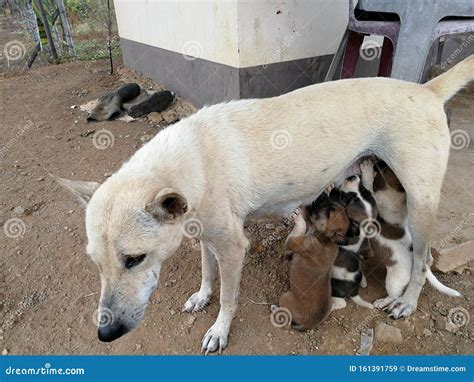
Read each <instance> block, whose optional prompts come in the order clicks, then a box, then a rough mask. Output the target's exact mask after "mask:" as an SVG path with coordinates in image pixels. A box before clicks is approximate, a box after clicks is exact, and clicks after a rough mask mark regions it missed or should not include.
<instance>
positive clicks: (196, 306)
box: [183, 291, 211, 313]
mask: <svg viewBox="0 0 474 382" xmlns="http://www.w3.org/2000/svg"><path fill="white" fill-rule="evenodd" d="M210 297H211V294H210V293H204V292H201V291H199V292H196V293H194V294H193V295H192V296H191V297H189V299H188V301H186V303H185V304H184V308H183V312H188V313H193V312H199V311H200V310H203V309H204V307H205V306H206V305H207V304H209V299H210Z"/></svg>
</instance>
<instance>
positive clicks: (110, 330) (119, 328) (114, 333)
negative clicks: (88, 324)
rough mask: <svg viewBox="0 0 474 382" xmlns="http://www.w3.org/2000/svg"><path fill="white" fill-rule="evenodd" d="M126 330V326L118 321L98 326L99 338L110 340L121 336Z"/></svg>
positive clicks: (105, 340)
mask: <svg viewBox="0 0 474 382" xmlns="http://www.w3.org/2000/svg"><path fill="white" fill-rule="evenodd" d="M127 332H128V328H127V327H126V326H125V325H124V324H122V323H121V322H120V321H117V322H112V323H111V324H110V325H106V326H101V327H99V333H98V334H99V340H100V341H102V342H111V341H114V340H116V339H117V338H120V337H122V336H123V335H124V334H126V333H127Z"/></svg>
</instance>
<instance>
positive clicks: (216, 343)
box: [201, 322, 229, 355]
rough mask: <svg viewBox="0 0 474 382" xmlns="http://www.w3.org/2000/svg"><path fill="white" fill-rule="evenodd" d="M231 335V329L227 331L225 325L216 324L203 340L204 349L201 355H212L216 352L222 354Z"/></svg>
mask: <svg viewBox="0 0 474 382" xmlns="http://www.w3.org/2000/svg"><path fill="white" fill-rule="evenodd" d="M228 335H229V329H226V328H225V327H224V326H223V325H221V324H219V323H217V322H216V323H214V325H212V326H211V327H210V328H209V330H208V331H207V333H206V335H205V336H204V338H203V339H202V348H201V353H205V354H206V355H207V353H212V352H215V351H216V350H219V354H221V353H222V350H224V349H225V348H226V347H227V337H228Z"/></svg>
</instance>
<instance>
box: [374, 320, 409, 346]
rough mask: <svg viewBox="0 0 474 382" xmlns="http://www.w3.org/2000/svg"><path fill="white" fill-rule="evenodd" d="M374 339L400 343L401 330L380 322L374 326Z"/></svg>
mask: <svg viewBox="0 0 474 382" xmlns="http://www.w3.org/2000/svg"><path fill="white" fill-rule="evenodd" d="M375 339H376V340H377V341H381V342H392V343H402V342H403V336H402V331H401V330H400V329H398V328H396V327H394V326H391V325H388V324H386V323H385V322H380V323H379V324H378V325H377V327H376V328H375Z"/></svg>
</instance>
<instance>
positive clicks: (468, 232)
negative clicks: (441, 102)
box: [0, 62, 474, 354]
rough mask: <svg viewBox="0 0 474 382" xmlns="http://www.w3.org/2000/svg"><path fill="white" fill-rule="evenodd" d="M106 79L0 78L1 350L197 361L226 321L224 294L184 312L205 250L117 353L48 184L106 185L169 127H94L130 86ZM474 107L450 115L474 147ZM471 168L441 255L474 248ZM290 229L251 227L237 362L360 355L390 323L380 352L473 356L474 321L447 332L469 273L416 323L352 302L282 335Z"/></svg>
mask: <svg viewBox="0 0 474 382" xmlns="http://www.w3.org/2000/svg"><path fill="white" fill-rule="evenodd" d="M107 69H108V67H107V62H96V63H84V62H76V63H68V64H63V65H60V66H46V67H41V68H38V69H35V70H32V71H30V72H28V73H19V74H9V75H8V76H4V78H3V79H0V98H1V99H0V101H1V102H0V118H1V119H0V147H1V150H2V151H1V152H0V158H1V162H0V179H1V183H0V226H3V229H2V231H1V232H0V248H1V249H0V250H1V258H0V261H1V264H0V272H1V273H0V283H1V284H0V322H1V325H2V328H1V333H0V338H1V342H0V348H1V349H6V350H7V351H8V352H9V354H44V353H46V354H184V353H185V354H196V353H199V351H200V342H201V338H202V336H203V335H204V333H205V332H206V330H207V329H208V327H209V326H210V325H211V324H212V323H213V321H214V319H215V318H216V316H217V312H218V308H219V304H218V286H216V289H215V292H214V295H213V298H212V303H211V304H210V305H209V306H208V307H207V308H206V310H205V311H204V312H200V313H197V314H188V313H182V312H181V308H182V306H183V304H184V302H185V301H186V299H187V297H188V296H189V295H190V294H191V293H193V292H195V291H196V290H197V288H198V287H199V282H200V255H199V245H198V243H197V242H195V241H191V240H186V241H185V243H184V245H183V246H182V248H181V249H180V250H179V252H178V253H177V254H176V255H175V256H174V257H172V258H171V259H170V260H169V261H168V262H167V264H166V266H165V267H164V268H163V269H162V273H161V279H160V286H159V288H158V290H157V291H156V292H155V293H154V294H153V295H152V298H151V303H150V305H149V307H148V309H147V312H146V316H145V320H144V322H143V323H142V324H141V326H140V327H139V328H138V329H137V330H135V331H133V332H132V333H130V334H128V335H127V336H125V337H123V338H121V339H119V340H117V341H115V342H113V343H111V344H104V343H101V342H99V341H98V339H97V329H96V327H95V325H94V323H93V312H94V311H95V310H96V308H97V302H98V298H99V295H98V291H99V288H100V280H99V275H98V271H97V269H96V267H95V265H94V264H93V263H92V262H91V261H90V260H89V259H88V258H87V257H86V255H85V244H86V235H85V230H84V212H83V210H82V208H81V206H80V205H79V204H78V203H77V202H76V201H75V199H74V198H73V197H72V196H71V195H69V194H68V193H67V192H66V191H64V190H63V189H61V188H60V187H59V186H58V185H57V184H56V183H55V182H54V181H53V180H52V178H51V177H49V175H48V174H49V173H52V174H56V175H59V176H63V177H69V178H74V179H82V180H95V181H104V180H105V179H106V177H107V176H109V175H110V174H111V173H112V172H114V171H115V170H117V169H118V168H119V167H120V165H121V163H122V162H123V161H125V160H126V159H127V158H128V157H130V155H131V154H132V153H133V152H134V151H136V150H137V149H138V148H140V146H141V145H142V144H143V143H144V142H146V141H147V140H149V139H150V138H151V137H152V136H153V135H155V134H156V133H158V132H159V130H160V129H161V128H163V126H164V125H166V123H165V122H164V121H161V122H160V124H161V126H160V125H159V124H158V123H157V120H158V122H159V121H160V119H161V118H158V119H157V118H154V119H153V121H150V120H139V121H136V122H133V123H125V122H122V121H113V122H102V123H98V124H89V123H87V122H86V120H85V115H84V113H83V112H81V111H80V110H79V108H78V107H77V106H78V105H81V104H83V103H85V102H87V101H90V100H92V99H94V98H96V97H98V96H99V95H101V94H102V93H103V92H104V91H106V90H108V89H111V88H114V87H116V86H118V85H120V84H121V83H122V82H121V81H124V80H127V78H122V77H120V76H119V75H114V76H110V75H108V73H107ZM124 73H125V74H126V73H127V72H126V71H124ZM147 83H148V84H150V82H149V81H148V82H147ZM473 102H474V97H473V96H472V95H464V94H463V95H460V96H458V97H457V98H456V100H455V101H454V102H452V103H451V106H450V107H451V108H452V123H451V129H453V130H454V129H463V130H464V131H466V132H468V134H469V136H470V139H471V140H472V139H473V137H474V123H473V122H474V109H473V107H472V105H473ZM100 129H108V130H109V131H110V132H111V133H112V134H113V137H114V143H113V146H111V147H108V148H107V149H104V150H99V149H97V148H96V147H95V146H94V144H93V135H94V134H93V130H95V131H97V130H100ZM473 166H474V145H473V144H471V145H470V146H469V147H467V148H463V149H461V150H452V155H451V158H450V163H449V169H448V173H447V178H446V181H445V184H444V187H443V197H442V204H441V208H440V214H439V218H440V221H439V223H437V224H434V223H433V231H434V232H435V237H436V243H438V247H449V246H452V245H454V244H456V243H460V242H463V241H466V240H472V239H474V229H473V228H474V219H473V218H472V217H473V215H472V211H473V196H474V195H473V189H474V182H473V175H474V174H473V170H472V169H473V168H474V167H473ZM10 219H20V220H16V222H19V223H18V224H19V226H18V227H19V231H18V234H13V235H12V234H11V231H10V234H9V235H8V236H7V235H6V234H5V233H6V232H7V231H6V223H7V222H8V221H10V222H11V220H10ZM10 229H11V228H10ZM288 230H289V227H287V226H285V225H284V224H283V223H282V221H265V222H260V223H254V224H251V225H250V226H249V227H248V231H249V235H250V236H251V237H252V240H253V247H252V250H251V252H250V254H249V256H248V257H247V260H246V264H245V268H244V273H243V277H242V284H241V294H240V306H239V310H238V312H237V316H236V318H235V319H234V322H233V326H232V329H231V334H230V341H229V347H228V349H227V350H226V354H354V353H355V352H356V350H357V349H358V346H359V341H360V331H361V330H362V329H364V328H374V327H375V326H376V325H377V324H378V323H379V322H386V323H388V324H390V325H392V326H395V327H397V328H399V329H401V332H402V335H403V338H404V340H403V342H401V343H382V342H380V341H378V340H376V341H375V345H374V348H373V350H372V354H454V353H469V354H470V353H473V340H474V332H473V326H472V323H469V324H468V325H464V326H463V327H461V328H460V329H459V330H458V331H457V332H456V333H451V332H449V331H447V330H446V321H447V315H448V311H449V310H450V309H451V308H454V307H463V308H465V309H467V310H468V311H470V312H472V308H473V289H472V282H473V277H472V274H471V272H470V271H465V272H464V273H463V274H449V275H445V274H437V276H438V277H439V278H440V279H441V280H442V281H443V282H444V283H446V284H447V285H449V286H451V287H453V288H456V289H457V290H459V291H461V292H462V293H463V294H464V296H465V297H463V298H457V299H454V298H448V297H446V296H444V295H441V294H440V293H439V292H437V291H435V290H433V288H431V287H430V286H428V285H427V286H425V287H424V289H423V292H422V296H421V298H420V301H419V307H418V310H417V312H416V313H415V314H414V315H413V316H412V317H410V318H408V319H404V320H400V321H393V320H391V319H389V318H388V317H387V316H386V314H385V313H384V312H382V311H378V310H374V311H369V310H367V309H364V308H360V307H358V306H356V305H354V304H353V303H352V302H349V303H348V307H347V308H346V309H344V310H342V311H339V312H336V313H333V314H331V316H330V317H329V318H328V320H327V321H326V322H325V323H323V324H322V326H321V327H320V328H318V329H317V330H312V331H309V332H306V333H298V332H295V331H292V330H286V329H280V328H276V327H274V326H273V325H272V323H271V321H270V314H269V313H270V310H269V305H268V304H270V303H275V302H276V301H277V300H278V297H279V296H280V294H281V293H283V292H285V291H286V290H287V289H288V278H287V273H288V264H287V260H286V252H285V250H284V249H283V241H284V239H285V237H286V234H287V232H288ZM9 236H10V237H9ZM12 236H18V237H12ZM366 273H367V274H368V284H369V286H368V288H367V289H366V290H362V292H361V294H362V295H363V297H365V298H367V299H369V300H371V299H375V298H378V297H382V296H383V294H384V292H383V283H382V282H381V280H383V277H384V275H383V269H382V268H380V267H375V266H374V264H371V263H370V262H368V263H367V264H366Z"/></svg>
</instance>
